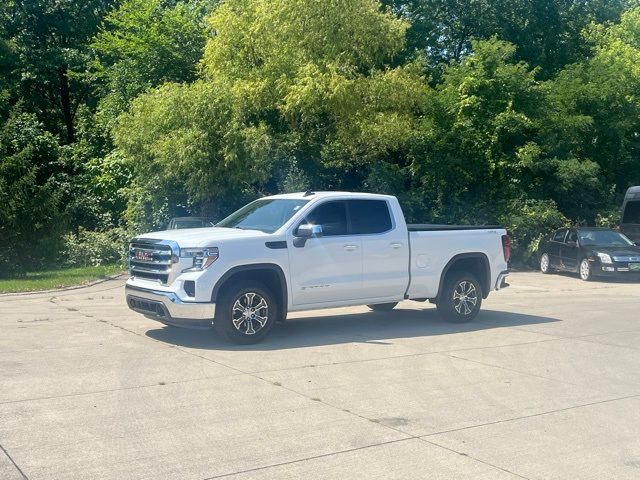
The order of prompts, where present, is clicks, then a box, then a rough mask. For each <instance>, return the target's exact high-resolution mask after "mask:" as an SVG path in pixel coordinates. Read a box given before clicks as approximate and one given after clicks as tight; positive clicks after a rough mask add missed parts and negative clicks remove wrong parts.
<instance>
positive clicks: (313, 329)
mask: <svg viewBox="0 0 640 480" xmlns="http://www.w3.org/2000/svg"><path fill="white" fill-rule="evenodd" d="M558 321H559V320H556V319H553V318H548V317H540V316H535V315H524V314H521V313H510V312H499V311H492V310H483V311H481V312H480V313H479V314H478V316H477V317H476V319H475V320H474V321H473V322H471V323H466V324H454V323H447V322H445V321H443V320H441V319H440V317H438V314H437V312H436V310H435V308H431V309H429V308H427V309H425V310H403V309H398V310H392V311H391V312H363V313H349V314H340V315H326V316H315V317H312V316H310V317H302V318H294V319H290V320H287V321H286V322H285V323H283V324H276V325H275V326H274V328H273V330H272V331H271V333H270V334H269V336H268V337H267V338H266V339H265V340H263V341H262V342H261V343H258V344H256V345H243V346H239V345H233V344H229V343H227V342H225V341H224V340H223V339H221V338H220V337H219V336H218V335H217V334H216V333H215V332H214V331H213V330H189V329H182V328H175V327H164V328H158V329H153V330H148V331H147V332H146V335H147V336H148V337H150V338H153V339H155V340H159V341H161V342H165V343H170V344H173V345H178V346H183V347H189V348H199V349H204V350H236V351H264V350H280V349H288V348H303V347H311V346H321V345H337V344H341V343H352V342H357V343H379V344H384V343H390V342H388V341H390V340H393V339H395V338H411V337H423V336H431V335H445V334H451V333H460V332H472V331H477V330H487V329H491V328H499V327H517V326H520V325H534V324H539V323H549V322H558Z"/></svg>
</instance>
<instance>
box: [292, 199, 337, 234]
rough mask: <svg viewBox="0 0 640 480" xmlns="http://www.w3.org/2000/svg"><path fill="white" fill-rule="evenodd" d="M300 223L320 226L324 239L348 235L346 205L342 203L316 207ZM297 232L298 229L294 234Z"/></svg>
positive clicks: (324, 204) (329, 203)
mask: <svg viewBox="0 0 640 480" xmlns="http://www.w3.org/2000/svg"><path fill="white" fill-rule="evenodd" d="M302 223H303V224H304V223H308V224H311V225H320V226H321V227H322V235H323V236H324V237H330V236H335V235H346V234H347V233H348V228H347V207H346V203H345V202H344V201H335V202H326V203H323V204H322V205H318V206H317V207H316V208H314V209H313V210H312V211H311V212H310V213H309V214H308V215H307V216H306V218H305V220H304V221H303V222H302ZM297 231H298V229H296V232H295V233H296V234H297Z"/></svg>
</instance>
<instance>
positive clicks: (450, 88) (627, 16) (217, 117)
mask: <svg viewBox="0 0 640 480" xmlns="http://www.w3.org/2000/svg"><path fill="white" fill-rule="evenodd" d="M638 65H640V8H639V7H638V4H637V2H636V1H633V0H596V1H592V2H583V1H577V0H498V1H487V0H478V1H475V0H474V1H472V2H469V1H451V0H446V1H444V0H382V2H381V3H378V2H376V1H372V0H327V1H317V0H225V1H220V2H218V1H216V0H119V1H118V0H90V1H82V2H80V1H78V0H63V1H56V2H50V1H46V0H39V1H29V2H26V1H22V0H8V1H7V2H4V3H3V4H2V5H0V242H2V244H3V246H4V249H3V250H2V251H1V252H0V276H3V275H4V276H6V275H11V274H15V273H16V272H20V271H22V272H24V271H27V270H30V269H37V268H42V267H44V266H46V265H47V264H54V263H60V260H59V256H60V255H62V256H64V257H65V258H66V260H65V261H67V262H68V263H70V264H85V263H87V262H88V263H91V264H100V263H103V262H105V261H115V260H117V259H118V258H119V254H118V251H119V250H118V249H119V248H121V247H120V245H121V244H122V243H123V242H122V238H126V236H127V235H128V234H129V233H130V232H133V231H136V230H146V229H153V228H159V227H161V226H162V225H163V224H164V223H165V222H166V221H167V220H168V219H169V218H170V217H172V216H177V215H184V214H198V215H206V216H213V217H221V216H223V215H225V214H227V213H229V211H231V210H233V209H234V208H236V207H238V206H239V205H240V204H242V203H244V202H246V201H247V200H250V199H252V198H255V197H256V196H259V195H263V194H269V193H275V192H280V191H291V190H301V189H306V188H314V189H354V190H367V191H377V192H385V193H391V194H395V195H397V196H398V197H399V198H400V199H401V201H402V203H403V206H404V207H405V209H406V211H407V212H408V215H409V217H410V220H413V221H436V222H461V223H482V222H488V223H494V222H501V223H503V224H505V225H506V226H507V227H508V228H509V229H510V231H511V232H512V234H513V235H514V247H515V251H516V254H517V260H519V261H525V262H526V261H527V260H528V258H529V257H530V256H531V254H532V252H533V250H534V248H535V244H536V242H537V240H538V239H539V237H540V235H542V234H543V233H546V232H547V231H548V230H549V229H552V228H556V227H557V226H560V225H564V224H568V223H571V222H576V223H599V224H615V218H616V208H617V205H619V204H620V199H621V195H622V194H623V193H624V191H625V189H626V188H627V187H628V186H629V185H632V184H640V160H639V155H640V151H639V149H640V140H639V139H640V103H639V101H638V96H637V92H638V91H640V90H639V87H640V67H638ZM127 232H129V233H127Z"/></svg>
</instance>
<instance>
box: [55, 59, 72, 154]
mask: <svg viewBox="0 0 640 480" xmlns="http://www.w3.org/2000/svg"><path fill="white" fill-rule="evenodd" d="M58 75H59V77H60V104H61V105H62V115H63V117H64V124H65V126H66V127H67V143H73V142H75V140H76V132H75V129H74V127H73V112H72V111H71V96H70V93H69V77H68V76H67V66H66V65H64V66H62V67H61V68H60V70H59V72H58Z"/></svg>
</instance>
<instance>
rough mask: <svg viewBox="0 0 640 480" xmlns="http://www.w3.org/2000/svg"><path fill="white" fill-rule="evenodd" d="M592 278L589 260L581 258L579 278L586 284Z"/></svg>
mask: <svg viewBox="0 0 640 480" xmlns="http://www.w3.org/2000/svg"><path fill="white" fill-rule="evenodd" d="M592 277H593V271H592V270H591V264H590V263H589V260H587V259H586V258H583V259H582V261H581V262H580V278H581V279H582V280H584V281H585V282H588V281H589V280H591V278H592Z"/></svg>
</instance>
